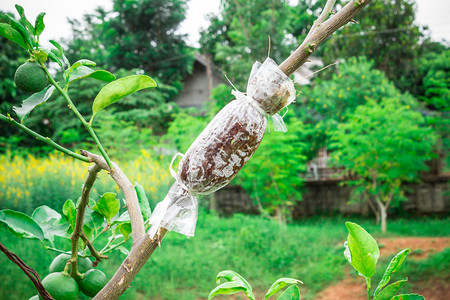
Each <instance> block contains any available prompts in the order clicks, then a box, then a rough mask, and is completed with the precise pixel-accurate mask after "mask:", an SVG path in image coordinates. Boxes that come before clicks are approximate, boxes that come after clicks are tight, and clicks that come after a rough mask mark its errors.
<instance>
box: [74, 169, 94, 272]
mask: <svg viewBox="0 0 450 300" xmlns="http://www.w3.org/2000/svg"><path fill="white" fill-rule="evenodd" d="M100 171H101V168H100V167H99V166H97V165H96V164H93V165H92V166H91V167H90V168H89V172H88V176H87V178H86V181H85V183H84V185H83V190H82V192H81V200H80V203H79V204H78V207H77V218H76V220H75V228H74V230H73V233H72V236H71V240H72V257H71V259H70V264H71V269H70V276H72V277H74V278H75V277H76V276H77V274H78V270H77V260H78V241H79V239H80V237H82V236H84V232H83V222H84V213H85V212H86V205H87V204H88V202H89V194H90V192H91V189H92V186H93V185H94V182H95V180H96V179H97V174H98V172H100ZM89 249H90V248H89ZM91 252H92V250H91ZM96 258H97V257H96Z"/></svg>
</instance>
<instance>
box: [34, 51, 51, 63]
mask: <svg viewBox="0 0 450 300" xmlns="http://www.w3.org/2000/svg"><path fill="white" fill-rule="evenodd" d="M33 54H34V56H36V58H37V59H38V61H40V62H42V63H45V62H46V61H47V58H48V53H47V52H45V51H44V50H38V51H36V50H35V51H33Z"/></svg>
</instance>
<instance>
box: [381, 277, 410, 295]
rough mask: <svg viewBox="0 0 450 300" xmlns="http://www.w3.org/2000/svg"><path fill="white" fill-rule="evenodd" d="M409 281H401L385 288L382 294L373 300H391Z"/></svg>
mask: <svg viewBox="0 0 450 300" xmlns="http://www.w3.org/2000/svg"><path fill="white" fill-rule="evenodd" d="M406 281H408V278H405V279H402V280H399V281H397V282H395V283H393V284H390V285H388V286H387V287H385V288H384V289H383V290H382V291H381V292H379V293H378V295H376V296H375V297H374V298H373V300H391V299H392V297H394V295H395V294H397V292H398V290H400V288H401V287H402V286H403V285H404V284H405V282H406Z"/></svg>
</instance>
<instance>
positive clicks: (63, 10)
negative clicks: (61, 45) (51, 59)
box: [0, 0, 450, 46]
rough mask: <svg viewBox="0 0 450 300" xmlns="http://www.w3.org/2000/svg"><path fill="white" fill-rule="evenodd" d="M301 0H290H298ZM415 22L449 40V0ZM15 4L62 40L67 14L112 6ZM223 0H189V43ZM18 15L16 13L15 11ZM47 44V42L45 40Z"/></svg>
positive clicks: (35, 0)
mask: <svg viewBox="0 0 450 300" xmlns="http://www.w3.org/2000/svg"><path fill="white" fill-rule="evenodd" d="M297 1H302V0H291V2H297ZM416 2H417V5H418V9H417V13H416V23H417V24H419V25H427V26H428V27H429V28H430V30H431V37H432V38H433V39H434V40H441V39H446V40H447V44H448V43H450V17H449V14H450V1H448V0H417V1H416ZM14 4H19V5H21V6H22V7H23V8H24V9H25V14H26V15H27V18H28V19H29V20H32V21H31V22H32V23H34V19H35V17H36V16H37V15H38V14H39V13H40V12H46V13H47V14H46V15H45V17H44V22H45V24H46V25H47V27H46V29H45V31H44V33H43V34H42V36H41V41H48V40H50V39H55V40H59V39H61V38H69V37H70V25H69V23H68V22H67V18H75V19H80V20H81V19H82V16H83V15H84V14H86V13H91V12H93V11H94V9H95V8H96V7H98V6H102V7H103V8H105V9H107V10H109V9H111V8H112V0H76V1H74V0H0V10H1V11H9V12H14V13H16V10H15V8H14ZM219 6H220V0H190V1H189V2H188V11H187V14H186V20H185V21H184V22H183V23H182V24H181V26H180V28H179V30H178V32H180V33H186V34H187V35H188V43H189V44H190V45H192V46H198V39H199V38H200V34H199V32H200V30H201V28H206V27H208V24H209V22H208V20H207V14H209V13H218V12H219ZM16 15H17V14H16ZM44 44H45V42H44Z"/></svg>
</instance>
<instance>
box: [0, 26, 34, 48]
mask: <svg viewBox="0 0 450 300" xmlns="http://www.w3.org/2000/svg"><path fill="white" fill-rule="evenodd" d="M0 35H2V36H3V37H5V38H7V39H8V40H10V41H12V42H14V43H16V44H17V45H19V46H20V47H22V48H24V49H25V50H26V49H28V48H27V45H26V43H25V40H24V39H23V36H22V35H21V34H20V32H19V31H17V30H15V29H14V28H12V27H11V25H9V24H6V23H0Z"/></svg>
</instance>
